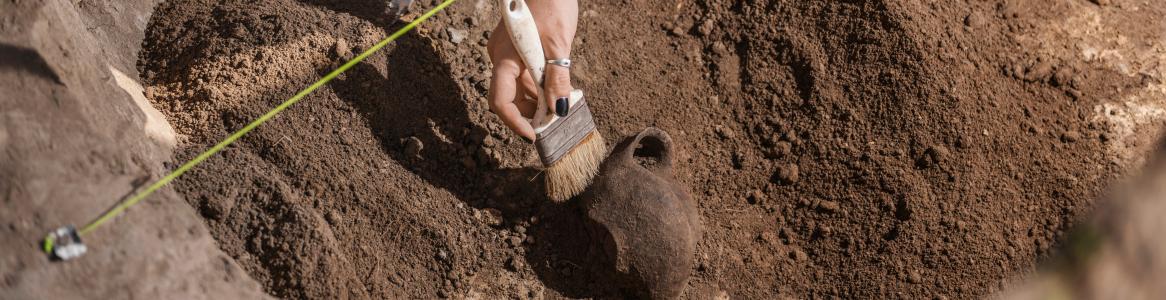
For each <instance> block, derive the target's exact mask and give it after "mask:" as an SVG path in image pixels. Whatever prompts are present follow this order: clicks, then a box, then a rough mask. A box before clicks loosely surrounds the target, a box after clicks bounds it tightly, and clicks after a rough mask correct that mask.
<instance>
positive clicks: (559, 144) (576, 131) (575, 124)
mask: <svg viewBox="0 0 1166 300" xmlns="http://www.w3.org/2000/svg"><path fill="white" fill-rule="evenodd" d="M594 130H595V120H594V119H593V118H592V117H591V109H590V108H588V107H587V101H586V100H585V99H582V98H580V99H579V102H576V103H575V105H572V106H571V109H570V112H568V113H567V116H566V117H562V118H559V119H558V120H555V122H554V123H551V124H550V125H547V128H546V129H544V130H543V131H542V132H539V133H538V134H537V135H536V140H535V148H537V149H538V156H539V158H540V159H542V162H543V165H544V166H550V165H551V164H553V163H555V162H556V161H559V159H561V158H563V156H564V155H567V153H569V152H571V149H573V148H574V147H575V145H578V144H579V142H580V141H582V140H583V138H585V137H587V134H588V133H591V131H594Z"/></svg>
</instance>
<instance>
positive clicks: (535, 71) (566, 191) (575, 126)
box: [499, 0, 607, 201]
mask: <svg viewBox="0 0 1166 300" xmlns="http://www.w3.org/2000/svg"><path fill="white" fill-rule="evenodd" d="M499 3H501V4H502V6H501V7H500V8H501V10H502V20H503V23H505V24H506V31H507V33H509V34H510V38H511V41H513V42H514V48H515V49H517V50H518V53H519V56H521V57H522V61H523V63H525V64H526V67H527V68H528V69H529V71H530V75H531V78H534V80H535V85H536V86H538V87H539V97H540V99H539V100H538V101H537V102H538V108H537V109H536V110H535V114H534V118H533V120H531V123H530V125H531V127H534V131H535V141H534V144H535V148H536V149H538V154H539V158H540V159H541V160H542V163H543V166H545V167H546V171H545V173H546V187H547V196H548V197H550V198H551V200H554V201H565V200H567V199H569V198H571V197H574V196H575V195H578V194H579V193H581V192H583V190H584V189H586V188H587V186H588V185H590V184H591V179H592V178H593V177H595V173H597V172H598V171H599V164H600V163H601V162H602V161H603V159H604V158H605V157H606V156H607V145H606V142H604V140H603V136H600V134H599V131H598V130H597V129H596V127H595V120H594V119H593V118H592V115H591V109H590V108H589V107H587V101H585V100H584V99H583V91H580V90H578V89H576V90H574V91H571V95H570V97H569V99H570V100H569V106H568V107H569V109H567V111H568V113H567V115H566V116H564V117H559V116H557V115H555V114H553V113H551V112H550V111H549V109H548V108H547V105H546V103H547V101H546V98H545V97H548V96H547V95H546V93H544V92H543V91H542V84H543V73H544V71H545V68H546V65H547V61H546V57H545V55H544V54H543V47H542V42H540V40H539V34H538V28H537V27H535V23H534V17H533V16H532V15H531V14H530V9H529V7H527V6H526V1H524V0H500V1H499Z"/></svg>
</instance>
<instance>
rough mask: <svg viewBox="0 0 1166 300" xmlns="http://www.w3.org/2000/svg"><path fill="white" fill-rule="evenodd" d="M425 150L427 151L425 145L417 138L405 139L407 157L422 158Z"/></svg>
mask: <svg viewBox="0 0 1166 300" xmlns="http://www.w3.org/2000/svg"><path fill="white" fill-rule="evenodd" d="M423 149H425V144H423V143H421V139H418V138H417V137H415V136H411V137H408V138H406V139H405V156H408V157H414V158H420V157H421V150H423Z"/></svg>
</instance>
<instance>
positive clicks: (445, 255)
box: [436, 249, 449, 261]
mask: <svg viewBox="0 0 1166 300" xmlns="http://www.w3.org/2000/svg"><path fill="white" fill-rule="evenodd" d="M436 257H437V260H439V261H448V260H449V252H448V251H445V249H441V250H437V255H436Z"/></svg>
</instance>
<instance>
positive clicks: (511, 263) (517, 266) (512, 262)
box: [506, 256, 522, 272]
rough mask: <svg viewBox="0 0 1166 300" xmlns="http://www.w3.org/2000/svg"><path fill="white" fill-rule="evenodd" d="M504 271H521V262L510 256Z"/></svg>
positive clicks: (517, 258) (516, 257)
mask: <svg viewBox="0 0 1166 300" xmlns="http://www.w3.org/2000/svg"><path fill="white" fill-rule="evenodd" d="M506 269H508V270H510V271H514V272H518V270H521V269H522V260H521V259H520V258H519V257H518V256H511V257H510V258H508V259H506Z"/></svg>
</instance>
